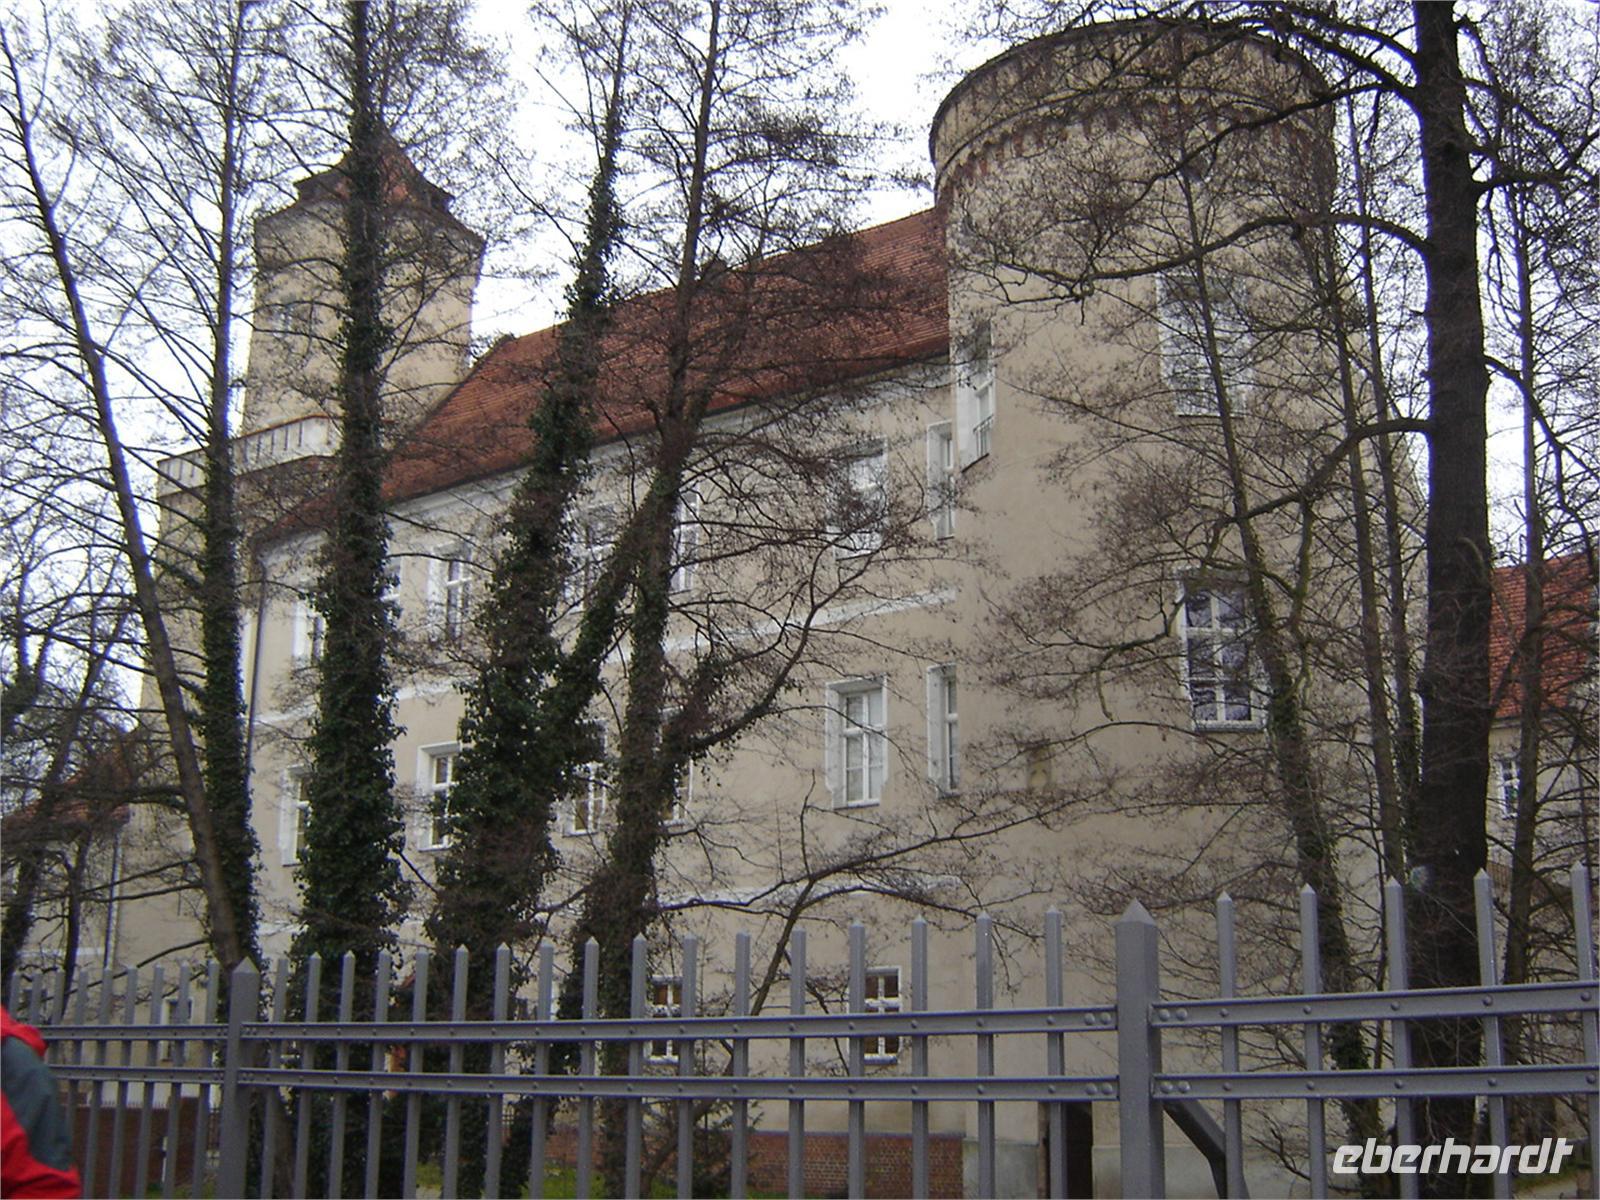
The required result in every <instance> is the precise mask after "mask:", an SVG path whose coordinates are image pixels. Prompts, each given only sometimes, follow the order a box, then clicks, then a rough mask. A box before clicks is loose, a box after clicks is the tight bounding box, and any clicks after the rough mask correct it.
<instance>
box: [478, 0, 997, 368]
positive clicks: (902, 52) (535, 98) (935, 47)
mask: <svg viewBox="0 0 1600 1200" xmlns="http://www.w3.org/2000/svg"><path fill="white" fill-rule="evenodd" d="M880 5H881V8H882V15H881V16H880V17H879V19H878V20H876V21H875V22H873V24H872V25H871V26H869V28H868V29H867V31H866V34H865V36H864V37H863V38H862V39H861V40H860V41H859V42H857V43H856V44H855V45H853V46H851V47H850V48H849V50H848V52H847V53H846V54H845V55H844V56H843V57H842V60H841V62H840V67H841V69H842V70H844V71H845V72H846V73H847V74H848V75H849V76H850V77H851V78H852V79H853V80H854V82H855V87H856V92H857V95H858V97H859V100H860V107H861V109H862V110H863V111H865V112H869V113H871V114H873V115H874V116H875V117H877V118H878V119H880V120H882V121H885V122H887V123H889V124H891V125H893V126H896V127H898V128H899V129H900V131H901V135H902V136H901V138H900V140H899V144H898V145H897V146H896V147H892V148H890V150H889V152H888V153H886V155H885V158H886V160H889V159H892V160H893V161H894V162H896V163H904V162H910V163H912V164H914V165H916V166H920V167H922V168H924V169H927V168H928V166H929V164H928V130H929V127H930V125H931V123H932V121H933V114H934V110H935V109H937V108H938V106H939V102H940V101H941V100H943V99H944V97H945V95H946V94H947V93H948V92H949V90H950V88H951V87H952V86H954V83H955V80H956V79H958V78H959V75H960V73H961V72H963V71H965V70H969V69H971V68H972V67H974V66H976V65H978V64H979V63H981V62H982V61H984V59H986V58H988V57H989V56H990V55H991V54H993V53H994V52H995V50H996V49H998V47H984V46H979V45H974V44H971V43H970V42H969V41H968V39H966V38H964V37H961V36H959V35H958V34H957V32H956V29H955V24H954V22H955V18H954V15H953V11H952V9H953V3H952V0H922V2H918V0H880ZM473 23H474V25H475V27H476V28H477V30H478V31H479V32H480V34H481V35H482V36H484V37H485V38H487V39H489V40H491V41H493V42H496V43H499V44H500V45H502V46H505V47H506V48H507V49H508V54H507V62H508V65H509V66H510V67H511V69H512V73H513V75H514V76H516V77H517V78H518V79H519V80H520V81H521V83H522V85H523V87H525V88H526V89H527V92H528V99H527V104H526V108H525V111H526V114H527V117H526V119H527V120H528V121H529V122H530V123H532V124H534V125H543V126H545V127H547V128H548V130H549V132H548V134H546V133H544V132H541V133H540V134H539V138H540V140H541V142H543V143H544V144H547V145H548V144H550V143H551V142H554V141H557V140H559V139H561V138H562V137H563V136H564V134H563V133H562V131H561V120H560V115H559V113H558V111H557V109H556V108H555V107H554V106H553V105H552V103H551V101H550V97H549V92H548V87H547V85H546V84H545V83H544V82H542V81H541V80H540V79H538V78H537V76H536V75H535V73H534V72H533V70H532V67H531V65H530V62H529V59H530V57H531V56H530V54H529V53H528V50H529V45H530V43H531V41H532V38H533V31H532V25H531V24H530V22H529V20H528V17H527V13H526V8H525V6H524V5H523V4H522V3H521V2H520V0H478V5H477V8H476V10H475V14H474V19H473ZM951 58H955V59H956V60H957V61H958V62H959V64H960V66H959V68H954V67H951V66H950V63H949V60H950V59H951ZM932 202H933V197H932V192H931V190H929V189H928V188H923V189H920V190H908V189H904V188H897V189H888V188H886V189H883V190H881V191H877V192H874V193H871V194H869V195H867V196H865V197H864V198H863V203H862V205H861V209H860V211H859V213H858V214H857V219H858V222H859V224H860V225H861V226H863V227H865V226H869V225H877V224H881V223H882V222H885V221H892V220H894V219H896V218H898V217H903V216H906V215H907V214H909V213H913V212H917V211H919V210H921V209H923V208H926V207H928V206H929V205H930V204H931V203H932ZM523 253H532V254H534V255H536V256H538V258H539V259H540V260H542V261H544V262H547V263H548V264H549V265H551V266H553V267H555V268H556V274H555V276H554V277H553V278H551V279H549V280H547V281H545V282H544V283H543V284H541V285H538V286H534V285H530V284H528V283H526V282H523V281H518V280H513V279H510V278H507V277H506V276H504V275H503V274H495V264H494V261H493V259H491V262H490V264H489V265H488V267H487V269H486V271H485V275H484V278H483V281H482V283H481V284H480V286H479V289H478V299H477V306H476V309H475V312H474V318H473V333H474V334H475V335H476V336H478V337H479V338H486V337H494V336H498V335H500V334H503V333H512V334H520V333H528V332H530V331H532V330H536V329H541V328H544V327H546V326H548V325H551V324H553V323H554V322H555V321H556V320H557V319H558V316H559V308H560V304H561V289H562V286H563V285H564V283H565V282H566V280H565V278H564V273H563V271H562V270H561V268H562V267H563V266H564V257H563V256H564V249H563V247H562V246H561V245H560V243H559V242H558V241H556V240H555V239H553V238H552V239H550V240H549V241H548V242H541V243H539V244H538V245H536V246H535V247H533V248H532V249H531V250H527V251H523Z"/></svg>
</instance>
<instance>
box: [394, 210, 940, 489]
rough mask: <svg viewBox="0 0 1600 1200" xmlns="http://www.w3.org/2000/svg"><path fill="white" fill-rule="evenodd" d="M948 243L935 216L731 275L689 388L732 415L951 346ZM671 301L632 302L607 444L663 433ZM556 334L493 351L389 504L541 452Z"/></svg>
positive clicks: (432, 421) (601, 420)
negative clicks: (538, 407) (537, 418)
mask: <svg viewBox="0 0 1600 1200" xmlns="http://www.w3.org/2000/svg"><path fill="white" fill-rule="evenodd" d="M945 280H946V276H945V263H944V235H943V227H942V224H941V222H940V220H939V217H938V214H937V213H936V212H935V211H934V210H931V209H930V210H927V211H924V212H920V213H917V214H915V215H913V216H909V217H905V218H902V219H901V220H898V221H892V222H890V223H888V224H886V225H879V226H875V227H874V228H871V229H867V230H864V231H862V232H860V233H857V234H853V235H850V236H848V237H838V238H834V239H830V240H829V241H826V242H823V243H820V244H818V245H815V246H811V247H807V248H805V249H803V250H797V251H793V252H790V253H787V254H782V255H777V256H774V257H773V258H771V259H767V260H764V261H760V262H757V263H753V264H750V265H747V266H743V267H739V268H737V269H734V270H730V271H727V272H725V273H724V274H723V275H721V276H720V277H719V279H718V280H717V281H716V283H715V285H714V286H710V285H708V286H707V287H706V288H705V289H703V290H702V292H701V293H700V294H699V296H697V299H696V309H695V317H694V335H693V343H694V351H693V353H694V361H692V362H691V363H690V367H689V376H690V378H689V382H690V386H691V387H693V386H703V387H708V388H710V389H711V392H712V396H711V408H712V409H713V410H725V409H730V408H734V407H737V406H739V405H741V404H745V403H749V402H751V401H754V400H763V399H775V398H778V397H784V396H793V395H799V394H804V393H807V392H810V391H813V390H815V389H817V388H824V387H835V386H839V385H842V384H845V383H849V382H851V381H854V380H860V379H862V378H865V377H867V376H870V375H874V374H877V373H880V372H882V371H884V370H887V369H891V368H893V367H896V366H901V365H904V364H907V363H910V362H914V361H917V360H920V359H925V358H930V357H933V356H935V355H938V354H941V353H943V352H944V351H945V349H946V348H947V345H948V340H949V332H948V328H949V326H948V317H947V315H946V282H945ZM671 301H672V296H671V295H670V294H669V293H665V292H656V293H651V294H649V295H645V296H641V297H638V298H637V299H634V300H630V301H628V302H627V303H626V304H624V305H623V306H622V307H621V308H620V310H619V311H618V312H617V314H616V317H615V321H614V324H613V328H612V331H611V333H610V334H609V335H608V337H607V339H606V343H605V347H604V351H603V360H602V365H601V371H600V380H599V384H598V390H599V411H598V412H597V413H596V421H597V423H598V426H599V428H598V430H597V432H598V434H599V437H600V439H601V441H607V440H610V439H612V438H615V437H619V436H623V435H626V434H630V433H637V432H642V431H645V430H648V429H650V428H652V427H653V424H654V420H655V416H654V414H655V412H656V409H657V402H658V400H659V398H660V397H661V395H662V394H663V391H664V388H665V386H666V381H667V373H668V367H667V357H666V344H667V342H666V339H667V335H668V331H669V322H670V318H671V317H672V309H671ZM556 334H557V330H556V329H555V328H549V329H541V330H539V331H537V332H535V333H530V334H526V335H524V336H522V337H516V338H507V339H505V340H504V341H502V342H500V343H499V344H498V345H497V346H495V347H494V349H492V350H491V351H490V352H489V353H488V354H487V355H485V356H484V358H483V359H482V360H481V361H480V362H479V363H478V364H477V366H476V367H475V368H474V369H473V371H472V372H471V374H469V375H468V376H467V378H466V379H465V380H463V381H462V382H461V384H460V385H459V386H457V387H456V388H455V389H454V390H453V391H452V392H451V393H450V394H449V395H448V396H446V397H445V399H444V400H443V401H442V402H441V403H440V405H439V406H438V407H437V408H436V409H435V410H434V411H433V412H432V413H431V414H430V415H429V416H428V417H427V418H425V419H424V420H423V421H422V423H421V424H420V425H419V426H418V428H417V429H416V430H414V431H413V432H412V433H411V434H409V435H408V436H407V437H406V439H405V440H404V441H403V442H402V443H401V444H400V446H399V447H398V448H397V449H396V452H395V455H394V458H393V461H392V463H391V467H390V471H389V477H388V481H387V485H386V487H385V498H386V499H387V500H389V501H390V502H395V501H399V500H404V499H408V498H411V497H415V496H421V495H426V494H429V493H432V492H436V491H440V490H442V489H444V488H447V487H451V486H453V485H455V484H458V483H463V482H467V481H469V480H472V479H481V478H485V477H487V476H491V475H497V474H500V473H502V472H505V471H509V470H512V469H514V468H515V467H517V466H518V465H519V464H520V463H522V462H523V461H524V460H525V458H526V456H527V453H528V450H529V449H530V446H531V436H532V435H531V434H530V432H529V429H528V416H529V414H530V413H531V412H532V410H533V406H534V404H535V403H536V402H537V400H538V398H539V395H540V393H541V391H542V389H543V387H544V384H545V381H546V379H547V377H548V372H549V371H550V369H551V367H552V364H553V359H554V353H555V347H556Z"/></svg>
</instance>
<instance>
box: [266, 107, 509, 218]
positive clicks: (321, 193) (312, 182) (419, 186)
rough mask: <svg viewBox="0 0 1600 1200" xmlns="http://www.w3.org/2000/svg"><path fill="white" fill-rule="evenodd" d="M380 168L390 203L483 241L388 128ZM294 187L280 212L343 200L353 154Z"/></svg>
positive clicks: (380, 143) (380, 145)
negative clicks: (292, 197) (290, 200)
mask: <svg viewBox="0 0 1600 1200" xmlns="http://www.w3.org/2000/svg"><path fill="white" fill-rule="evenodd" d="M378 171H379V174H380V176H381V177H382V179H383V199H384V203H385V204H386V205H387V206H389V207H391V208H410V209H420V210H423V211H425V212H428V213H430V214H431V215H432V216H433V217H434V218H435V219H436V220H439V221H443V222H445V223H446V224H447V225H449V226H451V227H452V228H454V229H456V230H458V231H460V232H462V233H465V234H467V235H468V236H470V237H471V238H472V240H473V242H474V243H481V242H482V241H483V239H482V238H481V237H479V235H478V234H477V233H476V232H475V231H473V230H472V229H469V228H468V227H467V226H466V225H463V224H462V223H461V222H460V221H459V220H458V219H457V218H456V216H455V214H454V213H452V212H451V211H450V201H451V199H452V197H451V195H450V193H449V192H447V191H445V190H444V189H443V188H442V187H440V186H439V185H438V184H436V183H434V182H433V181H432V180H430V179H428V178H427V177H426V176H425V175H423V173H422V172H421V171H420V170H419V169H418V168H417V164H416V163H414V162H413V161H412V160H411V156H410V155H409V154H407V153H406V151H405V148H404V147H403V146H401V145H400V143H399V142H398V141H396V140H395V137H394V135H393V134H392V133H390V132H389V131H388V130H387V129H384V130H382V131H380V132H379V134H378ZM294 187H295V201H294V203H293V204H291V205H289V207H288V208H286V209H281V210H279V211H280V212H292V211H294V210H295V209H297V208H305V207H308V206H311V205H316V204H326V203H330V202H335V201H337V202H340V203H342V202H343V201H344V200H345V199H346V198H347V197H348V196H349V194H350V155H349V154H346V155H345V156H344V157H343V158H341V159H340V160H339V162H338V163H337V164H336V165H334V166H332V167H329V168H327V169H326V170H323V171H318V172H316V173H315V174H313V175H308V176H306V178H304V179H301V180H299V181H297V182H296V183H295V185H294ZM278 215H279V213H269V214H267V216H266V219H267V220H271V219H272V218H273V217H276V216H278Z"/></svg>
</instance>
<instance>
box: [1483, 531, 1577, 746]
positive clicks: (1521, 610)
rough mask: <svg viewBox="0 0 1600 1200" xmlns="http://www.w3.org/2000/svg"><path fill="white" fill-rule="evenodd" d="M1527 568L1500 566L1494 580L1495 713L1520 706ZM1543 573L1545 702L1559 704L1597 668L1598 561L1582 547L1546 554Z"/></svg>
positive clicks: (1491, 643)
mask: <svg viewBox="0 0 1600 1200" xmlns="http://www.w3.org/2000/svg"><path fill="white" fill-rule="evenodd" d="M1526 571H1527V569H1526V567H1524V566H1520V565H1519V566H1510V567H1499V568H1497V569H1496V570H1495V572H1494V576H1493V579H1492V581H1491V586H1492V587H1493V588H1494V616H1493V618H1492V619H1491V622H1490V626H1489V681H1490V686H1491V687H1492V688H1493V689H1494V691H1493V695H1494V715H1495V716H1496V717H1497V718H1510V717H1515V716H1517V714H1518V713H1519V712H1521V710H1522V683H1521V679H1520V672H1521V670H1522V656H1521V654H1520V652H1519V651H1520V647H1521V646H1522V643H1523V638H1524V626H1525V625H1526V623H1527V590H1526V586H1527V585H1526V579H1527V574H1526ZM1543 576H1544V613H1545V619H1544V621H1543V622H1541V629H1542V631H1543V636H1544V649H1543V655H1542V657H1543V665H1544V703H1545V704H1546V705H1547V706H1549V707H1553V708H1559V707H1561V706H1562V705H1564V704H1566V703H1567V702H1568V701H1569V700H1570V699H1571V698H1572V696H1573V691H1574V689H1575V688H1576V687H1578V686H1579V685H1580V684H1581V683H1582V682H1583V680H1584V678H1585V677H1586V676H1587V675H1588V673H1589V672H1591V671H1593V670H1594V661H1595V615H1596V614H1595V582H1596V576H1595V561H1594V558H1593V557H1592V556H1591V555H1589V554H1583V553H1579V554H1568V555H1564V556H1562V557H1560V558H1552V559H1547V560H1546V561H1545V563H1544V572H1543Z"/></svg>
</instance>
